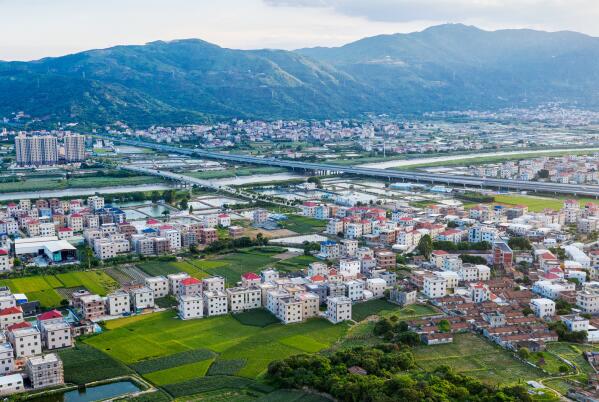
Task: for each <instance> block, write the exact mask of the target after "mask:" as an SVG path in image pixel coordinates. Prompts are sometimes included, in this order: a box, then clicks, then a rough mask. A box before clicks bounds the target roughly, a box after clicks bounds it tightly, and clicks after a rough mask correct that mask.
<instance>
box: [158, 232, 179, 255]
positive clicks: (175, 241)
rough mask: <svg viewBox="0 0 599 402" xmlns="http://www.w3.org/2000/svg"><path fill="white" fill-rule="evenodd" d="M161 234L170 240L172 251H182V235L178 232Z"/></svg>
mask: <svg viewBox="0 0 599 402" xmlns="http://www.w3.org/2000/svg"><path fill="white" fill-rule="evenodd" d="M160 234H161V235H162V236H163V237H165V238H166V239H167V240H168V243H169V245H170V248H171V251H177V250H181V233H179V231H178V230H176V229H167V230H161V231H160Z"/></svg>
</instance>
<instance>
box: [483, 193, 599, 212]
mask: <svg viewBox="0 0 599 402" xmlns="http://www.w3.org/2000/svg"><path fill="white" fill-rule="evenodd" d="M494 198H495V203H498V204H504V205H525V206H527V207H528V209H529V210H530V211H531V212H542V211H543V210H544V209H546V208H549V209H553V210H555V211H557V210H560V209H561V208H562V207H563V206H564V200H566V199H567V197H563V196H555V197H551V198H548V197H537V196H533V195H515V194H498V195H495V196H494ZM576 199H577V200H578V201H579V203H580V205H581V206H582V205H584V204H586V203H587V202H593V203H599V202H597V200H595V199H591V198H576Z"/></svg>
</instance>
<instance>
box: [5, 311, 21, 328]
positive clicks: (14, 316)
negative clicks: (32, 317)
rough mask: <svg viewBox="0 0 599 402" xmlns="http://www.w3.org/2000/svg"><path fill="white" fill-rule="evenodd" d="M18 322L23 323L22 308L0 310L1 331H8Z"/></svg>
mask: <svg viewBox="0 0 599 402" xmlns="http://www.w3.org/2000/svg"><path fill="white" fill-rule="evenodd" d="M18 322H23V309H22V308H21V307H20V306H13V307H7V308H5V309H2V310H0V329H6V328H7V327H9V326H11V325H13V324H16V323H18Z"/></svg>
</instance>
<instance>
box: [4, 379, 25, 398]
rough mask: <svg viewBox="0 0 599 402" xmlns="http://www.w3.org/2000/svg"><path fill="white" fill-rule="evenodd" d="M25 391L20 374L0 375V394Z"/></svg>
mask: <svg viewBox="0 0 599 402" xmlns="http://www.w3.org/2000/svg"><path fill="white" fill-rule="evenodd" d="M24 391H25V384H24V383H23V376H22V375H21V374H8V375H5V376H1V377H0V395H11V394H16V393H19V392H24Z"/></svg>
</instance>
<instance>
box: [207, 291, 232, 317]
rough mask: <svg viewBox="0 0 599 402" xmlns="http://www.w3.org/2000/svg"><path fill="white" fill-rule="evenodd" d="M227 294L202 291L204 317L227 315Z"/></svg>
mask: <svg viewBox="0 0 599 402" xmlns="http://www.w3.org/2000/svg"><path fill="white" fill-rule="evenodd" d="M227 312H228V310H227V294H226V293H225V292H222V291H204V315H206V316H208V317H212V316H214V315H224V314H227Z"/></svg>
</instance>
